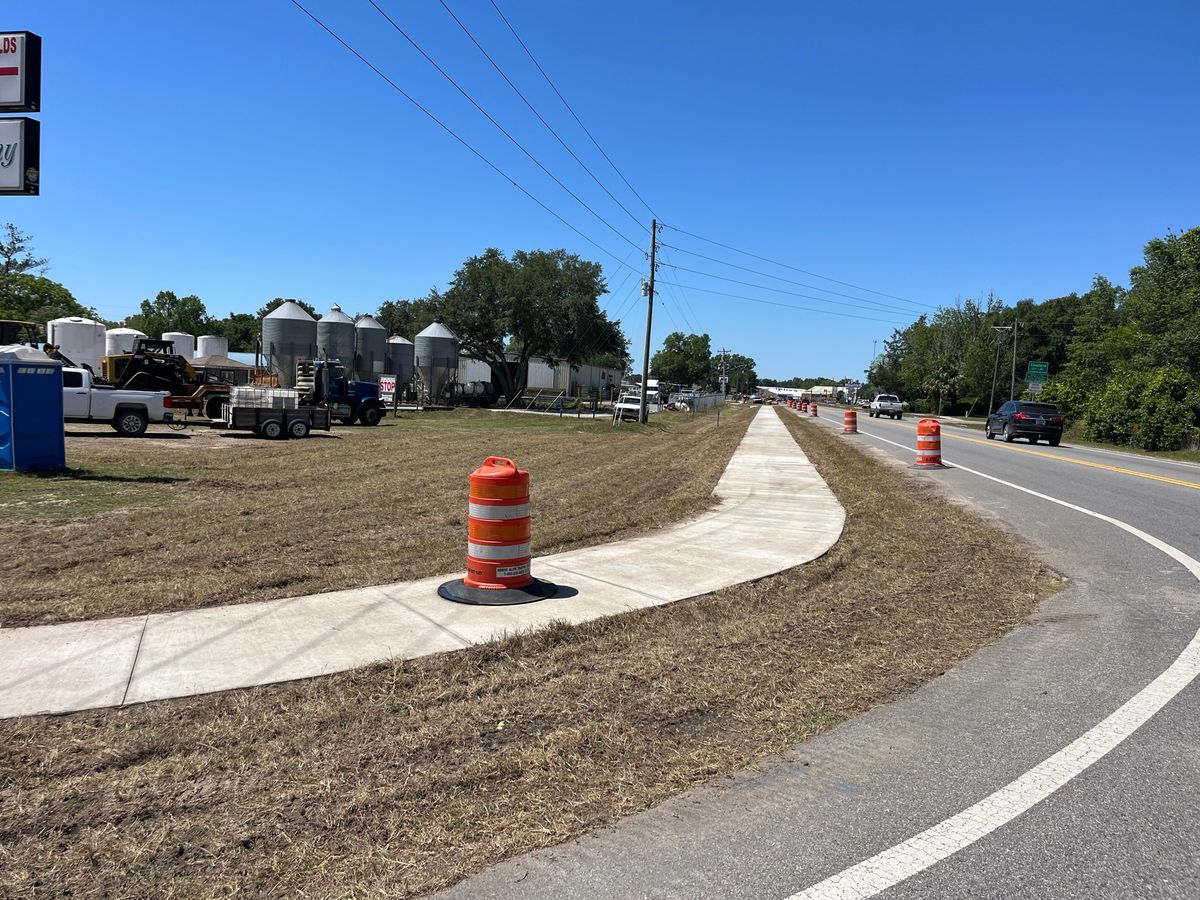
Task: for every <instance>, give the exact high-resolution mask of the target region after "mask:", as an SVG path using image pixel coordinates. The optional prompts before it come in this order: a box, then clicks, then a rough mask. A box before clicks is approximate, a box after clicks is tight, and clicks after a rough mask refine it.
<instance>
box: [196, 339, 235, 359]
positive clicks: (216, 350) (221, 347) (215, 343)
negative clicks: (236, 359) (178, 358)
mask: <svg viewBox="0 0 1200 900" xmlns="http://www.w3.org/2000/svg"><path fill="white" fill-rule="evenodd" d="M195 355H196V356H228V355H229V338H227V337H221V336H220V335H216V334H202V335H200V337H198V338H196V353H195Z"/></svg>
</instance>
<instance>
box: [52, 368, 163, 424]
mask: <svg viewBox="0 0 1200 900" xmlns="http://www.w3.org/2000/svg"><path fill="white" fill-rule="evenodd" d="M62 376H63V418H64V419H65V420H66V421H68V422H108V423H109V424H110V425H112V427H113V429H114V430H115V431H116V432H117V434H120V435H122V436H123V437H139V436H141V435H143V434H145V433H146V426H148V425H149V424H150V423H151V422H170V421H171V410H169V409H167V408H166V399H167V397H169V396H171V394H170V392H169V391H125V390H121V389H119V388H114V387H107V386H105V385H101V384H95V383H94V381H93V379H92V373H91V372H89V371H88V370H87V369H74V368H71V367H70V366H65V367H64V368H63V370H62Z"/></svg>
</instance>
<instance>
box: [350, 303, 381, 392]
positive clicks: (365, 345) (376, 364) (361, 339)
mask: <svg viewBox="0 0 1200 900" xmlns="http://www.w3.org/2000/svg"><path fill="white" fill-rule="evenodd" d="M354 333H355V337H356V338H357V342H358V355H357V363H356V365H355V369H356V371H357V373H358V377H359V378H361V379H362V380H364V381H378V380H379V376H380V375H383V374H385V373H384V371H383V369H384V365H385V362H386V358H387V329H386V328H384V327H383V326H382V325H380V324H379V322H378V321H376V319H375V317H374V316H363V317H362V318H361V319H359V320H358V321H357V322H355V323H354Z"/></svg>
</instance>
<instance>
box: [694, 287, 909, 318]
mask: <svg viewBox="0 0 1200 900" xmlns="http://www.w3.org/2000/svg"><path fill="white" fill-rule="evenodd" d="M679 286H680V287H681V288H686V289H687V290H689V291H699V292H700V293H702V294H716V295H717V296H719V297H733V298H734V299H735V300H749V301H750V302H751V303H764V304H766V305H767V306H782V307H784V308H785V309H798V310H800V311H801V312H811V313H819V314H821V315H824V316H841V317H842V318H844V319H865V320H866V321H868V322H883V323H884V324H886V325H896V324H899V323H898V322H897V320H896V319H877V318H875V317H874V316H860V315H856V314H855V313H844V312H837V311H835V310H832V309H813V308H812V307H811V306H798V305H796V304H795V303H784V302H783V301H781V300H764V299H763V298H762V297H747V296H746V295H744V294H730V293H727V292H725V291H714V290H710V289H709V288H702V287H695V286H694V285H690V284H680V285H679Z"/></svg>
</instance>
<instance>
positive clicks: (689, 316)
mask: <svg viewBox="0 0 1200 900" xmlns="http://www.w3.org/2000/svg"><path fill="white" fill-rule="evenodd" d="M668 266H669V264H668ZM661 277H662V280H663V283H664V284H666V286H667V291H668V292H669V293H670V295H671V297H672V298H673V299H674V301H675V303H676V304H677V305H678V306H679V308H680V312H681V313H683V314H684V320H685V321H687V322H688V327H689V328H691V329H692V333H693V334H700V333H701V330H702V329H701V328H700V326H699V325H697V324H696V323H697V322H698V321H699V319H698V317H697V316H696V310H695V308H694V307H693V306H692V304H691V301H690V300H689V299H688V296H687V294H685V293H684V292H683V290H682V289H681V288H680V287H679V285H678V284H676V283H675V282H673V281H671V279H670V278H668V277H667V273H666V272H665V271H664V272H662V273H661Z"/></svg>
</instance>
